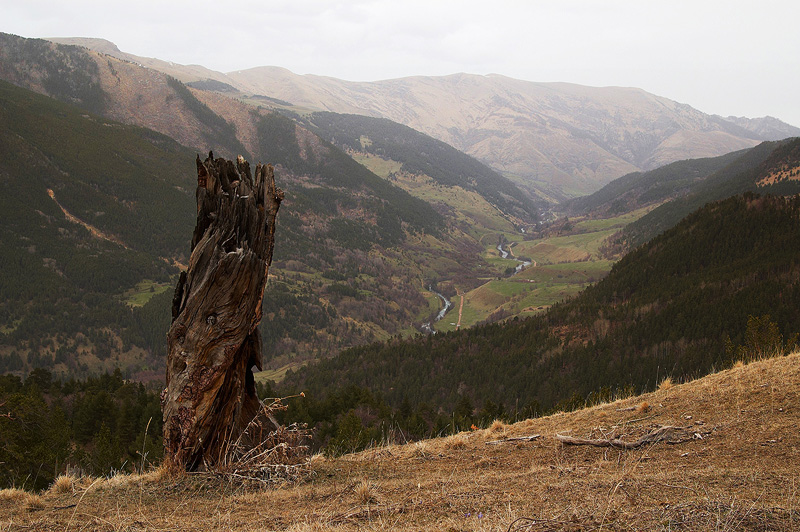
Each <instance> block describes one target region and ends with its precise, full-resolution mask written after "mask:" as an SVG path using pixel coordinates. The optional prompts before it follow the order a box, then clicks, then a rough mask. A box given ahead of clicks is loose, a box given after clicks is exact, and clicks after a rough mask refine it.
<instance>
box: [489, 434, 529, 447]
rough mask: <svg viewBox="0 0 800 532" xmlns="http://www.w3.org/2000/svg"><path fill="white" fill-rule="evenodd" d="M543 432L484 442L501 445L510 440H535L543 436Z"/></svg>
mask: <svg viewBox="0 0 800 532" xmlns="http://www.w3.org/2000/svg"><path fill="white" fill-rule="evenodd" d="M541 437H542V435H541V434H531V435H530V436H518V437H516V438H503V439H502V440H492V441H487V442H484V443H485V444H486V445H499V444H501V443H507V442H510V441H534V440H537V439H539V438H541Z"/></svg>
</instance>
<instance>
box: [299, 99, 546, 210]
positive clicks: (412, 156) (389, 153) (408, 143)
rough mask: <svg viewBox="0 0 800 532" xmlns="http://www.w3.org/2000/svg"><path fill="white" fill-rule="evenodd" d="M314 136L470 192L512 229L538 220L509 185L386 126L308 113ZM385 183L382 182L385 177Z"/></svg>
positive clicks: (450, 152) (432, 143) (422, 138)
mask: <svg viewBox="0 0 800 532" xmlns="http://www.w3.org/2000/svg"><path fill="white" fill-rule="evenodd" d="M307 122H308V123H309V124H310V125H312V126H313V128H314V131H315V132H316V133H318V134H319V135H320V136H322V137H323V138H325V139H326V140H329V141H330V142H332V143H334V144H336V145H338V146H339V147H341V148H342V149H344V150H346V151H348V152H350V153H352V154H360V155H361V156H374V157H380V158H382V159H384V160H386V161H387V162H390V161H395V162H399V161H402V163H399V167H398V168H397V172H405V173H407V174H411V175H417V176H421V175H426V176H428V177H430V178H431V179H432V180H433V182H435V183H436V184H438V185H440V186H444V187H460V188H462V189H464V190H467V191H472V192H476V193H477V194H479V195H480V196H481V197H483V198H486V200H487V201H488V202H489V203H491V204H492V205H494V206H495V207H496V208H497V209H498V210H499V211H500V212H502V213H504V214H506V215H508V216H511V217H514V218H515V219H516V221H517V224H518V225H523V224H526V223H527V224H529V223H530V222H531V221H535V220H536V219H537V218H538V210H537V208H536V207H535V206H534V205H533V203H532V202H531V201H529V200H528V198H527V197H526V196H525V195H524V194H522V193H521V192H520V190H519V189H518V188H517V186H516V185H514V184H513V183H512V182H511V181H509V180H508V179H506V178H505V177H503V176H502V175H500V174H498V173H497V172H495V171H493V170H491V169H490V168H489V167H487V166H486V165H484V164H482V163H480V162H478V161H477V160H476V159H473V158H472V157H469V156H467V155H465V154H464V153H462V152H460V151H458V150H456V149H455V148H453V147H452V146H450V145H448V144H446V143H444V142H441V141H437V140H436V139H434V138H432V137H429V136H428V135H425V134H423V133H419V132H418V131H415V130H413V129H411V128H410V127H407V126H403V125H400V124H397V123H396V122H392V121H391V120H387V119H381V118H371V117H366V116H361V115H343V114H338V113H324V112H318V113H313V114H311V115H310V116H309V117H308V118H307ZM387 177H388V176H387Z"/></svg>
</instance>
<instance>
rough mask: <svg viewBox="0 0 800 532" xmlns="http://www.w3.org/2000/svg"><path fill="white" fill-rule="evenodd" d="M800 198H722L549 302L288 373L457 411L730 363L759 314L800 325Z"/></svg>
mask: <svg viewBox="0 0 800 532" xmlns="http://www.w3.org/2000/svg"><path fill="white" fill-rule="evenodd" d="M799 219H800V198H798V197H797V196H795V197H793V198H792V199H784V198H781V197H759V196H756V195H753V194H746V195H744V196H738V197H733V198H730V199H727V200H724V201H722V202H719V203H715V204H711V205H708V206H706V207H705V208H703V209H700V210H699V211H697V212H696V213H694V214H692V215H691V216H689V217H687V218H686V219H685V220H683V221H682V222H681V223H679V224H678V225H677V226H676V227H675V228H673V229H671V230H669V231H667V232H666V233H665V234H663V235H661V236H659V237H657V238H655V239H653V240H652V241H651V242H649V243H647V244H645V245H643V246H642V247H640V248H638V249H637V250H636V251H634V252H632V253H630V254H629V255H627V256H626V257H624V258H623V259H622V260H621V261H619V262H618V263H617V264H616V265H615V266H614V268H613V269H612V271H611V273H610V274H609V275H608V277H607V278H606V279H604V280H603V281H601V282H599V283H598V284H597V285H595V286H592V287H589V288H588V289H586V290H585V291H584V292H583V293H582V294H581V295H579V296H578V297H576V298H575V299H573V300H570V301H567V302H565V303H563V304H560V305H556V306H555V307H554V308H553V309H552V310H551V311H550V312H548V313H547V314H546V315H543V316H540V317H534V318H530V319H527V320H520V321H517V320H513V321H512V322H509V323H502V324H492V325H486V326H479V327H475V328H471V329H467V330H463V331H457V332H453V333H447V334H438V335H435V336H428V337H424V338H417V339H415V340H411V341H402V340H393V341H390V342H387V343H379V344H372V345H369V346H363V347H357V348H353V349H349V350H346V351H344V352H343V353H341V354H340V355H339V356H337V357H335V358H332V359H330V360H325V361H322V362H320V363H318V364H316V365H314V366H310V367H306V368H303V369H301V370H299V371H298V372H297V373H295V374H290V375H287V378H286V381H285V382H284V383H283V384H282V387H283V388H284V389H286V390H287V391H288V390H300V389H303V390H306V391H307V392H310V395H311V396H317V397H324V396H326V395H327V394H330V393H333V390H335V389H341V388H343V387H347V386H350V385H354V386H358V387H363V388H367V389H369V390H371V391H372V392H373V393H376V394H380V395H381V396H382V397H383V398H384V399H385V400H386V401H387V403H388V404H390V405H394V406H398V405H400V404H401V402H402V401H403V400H404V399H407V400H410V401H411V403H412V404H418V403H422V402H425V403H427V404H431V405H436V406H437V407H439V408H442V409H444V410H445V411H451V410H452V409H453V408H455V406H456V405H457V404H458V403H459V401H461V400H463V399H464V398H467V399H468V400H469V401H470V403H471V404H473V405H481V404H483V403H484V402H485V401H487V400H490V401H493V402H495V403H504V404H506V405H527V404H536V405H539V406H540V407H541V408H545V409H547V408H550V407H552V406H553V405H555V404H557V403H558V402H560V401H563V400H565V399H568V398H569V397H570V396H572V395H575V394H577V395H579V396H582V397H586V396H587V395H588V394H589V393H591V392H594V391H596V390H600V389H602V388H604V387H606V388H609V389H624V388H629V387H633V388H634V389H636V390H641V389H646V388H652V387H653V386H654V385H655V384H656V383H657V381H658V380H659V379H663V378H664V377H666V376H672V377H673V378H675V379H683V378H687V377H694V376H698V375H701V374H705V373H708V372H709V371H711V370H712V368H715V367H716V368H719V367H723V366H725V365H727V364H730V363H731V362H732V358H731V357H732V356H733V355H732V354H731V353H730V352H728V351H726V342H727V341H731V342H733V343H734V344H736V343H742V338H743V334H744V330H745V327H746V324H747V322H748V317H749V316H761V315H770V316H771V317H772V319H774V320H775V322H776V323H777V324H778V326H779V328H780V331H781V333H782V334H783V335H784V337H786V338H788V337H790V336H791V335H792V334H793V333H795V332H797V331H800V282H798V278H800V255H798V253H797V250H798V249H800V223H799V222H798V220H799Z"/></svg>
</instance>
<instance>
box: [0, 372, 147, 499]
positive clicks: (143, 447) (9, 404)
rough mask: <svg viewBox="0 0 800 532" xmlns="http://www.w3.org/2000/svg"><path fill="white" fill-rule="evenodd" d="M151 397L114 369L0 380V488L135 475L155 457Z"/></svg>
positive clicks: (33, 486)
mask: <svg viewBox="0 0 800 532" xmlns="http://www.w3.org/2000/svg"><path fill="white" fill-rule="evenodd" d="M161 426H162V424H161V406H160V404H159V398H158V394H157V393H156V392H154V391H150V390H147V389H145V387H144V385H142V384H141V383H134V382H129V381H126V380H124V379H123V378H122V375H121V374H120V372H119V371H116V372H114V373H113V374H110V375H109V374H105V375H102V376H98V377H90V378H88V379H86V380H74V379H71V380H67V381H64V382H61V381H59V380H56V379H54V378H53V376H52V374H51V373H50V372H49V371H47V370H45V369H35V370H33V371H32V372H31V373H30V374H29V375H28V377H27V378H26V379H25V381H24V382H23V381H22V379H20V378H19V377H16V376H13V375H2V376H0V464H2V467H0V489H1V488H6V487H11V486H15V487H24V488H27V489H43V488H46V487H47V486H49V485H50V484H51V483H52V482H53V479H54V478H56V477H57V476H58V475H60V474H62V473H64V472H65V471H67V469H69V470H71V471H72V472H76V473H78V474H81V473H83V474H88V475H107V474H110V473H112V472H113V471H119V470H125V471H133V470H136V469H138V470H141V469H142V468H144V467H145V466H149V464H151V463H158V462H160V460H161V457H162V455H163V444H162V437H161Z"/></svg>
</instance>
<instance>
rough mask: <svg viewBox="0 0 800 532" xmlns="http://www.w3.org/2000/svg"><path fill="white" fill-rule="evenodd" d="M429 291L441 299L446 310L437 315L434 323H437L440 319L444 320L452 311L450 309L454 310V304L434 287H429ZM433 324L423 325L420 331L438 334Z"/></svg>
mask: <svg viewBox="0 0 800 532" xmlns="http://www.w3.org/2000/svg"><path fill="white" fill-rule="evenodd" d="M428 290H429V291H431V292H433V293H434V294H436V295H437V296H438V297H439V299H441V300H442V303H444V308H443V309H441V310H440V311H439V313H438V314H437V315H436V317H435V318H434V319H433V323H436V322H437V321H439V320H440V319H442V318H444V317H445V315H446V314H447V313H448V312H449V311H450V309H451V308H453V303H452V302H451V301H450V300H449V299H447V298H446V297H444V294H440V293H439V292H437V291H436V290H434V289H433V288H432V287H430V286H429V287H428ZM433 323H431V322H427V323H423V324H422V325H421V326H420V329H421V330H422V332H425V333H430V334H436V329H434V328H433Z"/></svg>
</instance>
